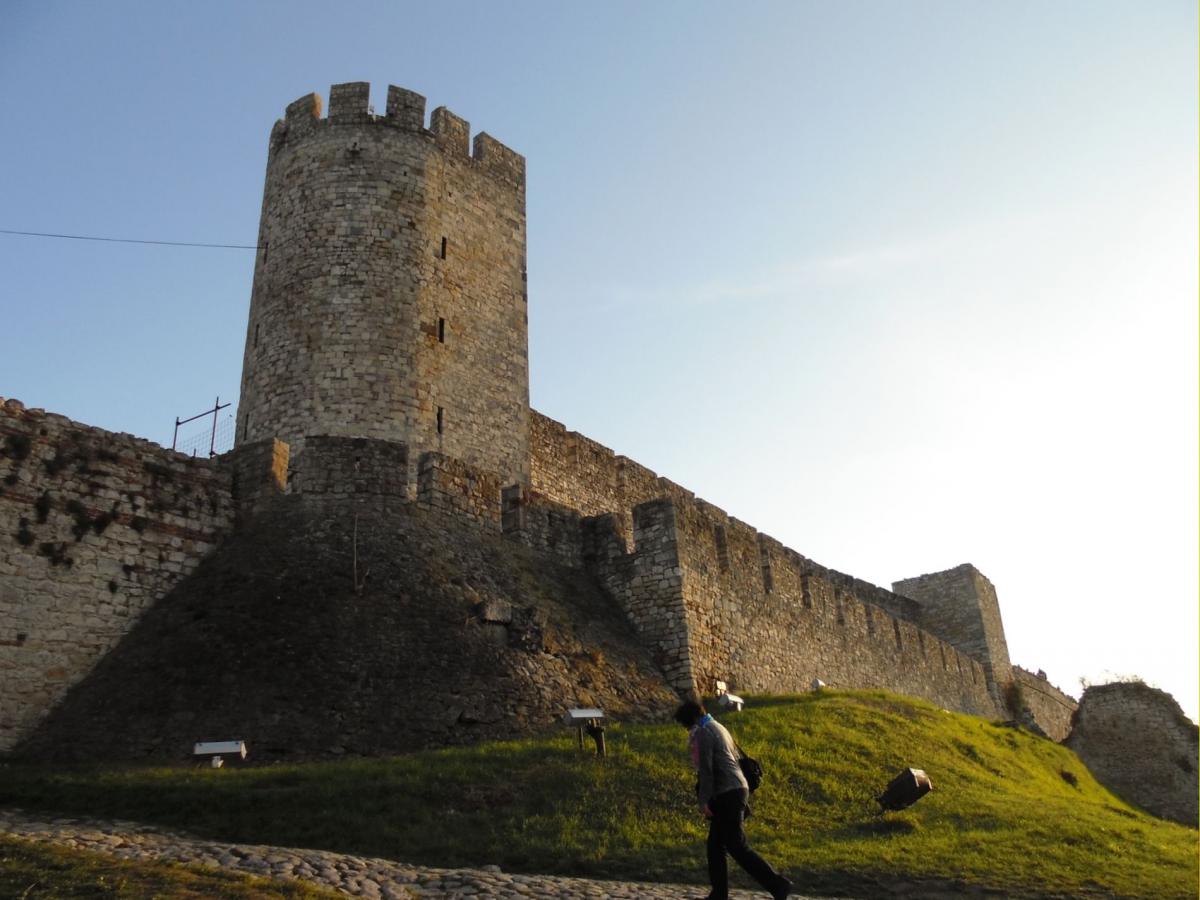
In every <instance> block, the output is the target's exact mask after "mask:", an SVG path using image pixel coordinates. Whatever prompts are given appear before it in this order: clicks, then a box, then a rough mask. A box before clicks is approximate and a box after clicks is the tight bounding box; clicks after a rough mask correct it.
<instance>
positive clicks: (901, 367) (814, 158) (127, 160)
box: [0, 0, 1200, 718]
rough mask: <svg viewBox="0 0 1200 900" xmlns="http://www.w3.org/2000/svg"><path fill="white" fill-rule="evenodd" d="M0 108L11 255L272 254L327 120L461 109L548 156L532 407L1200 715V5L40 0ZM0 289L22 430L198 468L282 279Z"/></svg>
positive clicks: (10, 43) (12, 25)
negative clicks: (292, 108) (272, 169)
mask: <svg viewBox="0 0 1200 900" xmlns="http://www.w3.org/2000/svg"><path fill="white" fill-rule="evenodd" d="M0 77H2V78H3V83H4V84H5V86H6V92H5V99H6V103H5V120H6V121H5V126H6V127H5V134H6V136H7V140H5V141H4V142H2V144H0V166H2V167H3V171H4V172H5V173H6V177H5V178H4V179H3V181H2V182H0V228H7V229H19V230H28V231H50V232H64V233H71V234H89V235H104V236H113V237H131V238H145V239H158V240H176V241H200V242H214V243H239V244H241V243H244V244H252V243H253V242H254V239H255V235H256V232H257V220H258V212H259V205H260V202H261V190H262V175H263V170H264V167H265V162H266V147H267V136H268V134H269V131H270V127H271V124H272V123H273V121H274V120H275V119H276V118H278V117H279V116H280V115H282V112H283V109H284V107H285V106H286V105H287V103H289V102H290V101H291V100H293V99H295V98H297V97H299V96H301V95H302V94H305V93H307V92H309V91H317V92H319V93H321V94H322V95H323V96H327V95H328V88H329V85H330V84H333V83H337V82H342V81H370V82H371V83H372V96H373V99H374V101H375V103H376V105H377V106H378V107H379V108H382V105H383V103H382V100H383V97H384V94H385V91H386V86H387V84H389V83H392V84H398V85H402V86H405V87H408V88H411V89H413V90H417V91H419V92H421V93H423V94H425V95H426V96H427V97H428V98H429V107H430V108H431V109H432V107H434V106H438V105H446V106H448V107H449V108H450V109H451V110H453V111H455V112H456V113H458V114H460V115H462V116H464V117H465V118H467V119H469V120H470V121H471V123H472V128H473V130H486V131H488V132H489V133H490V134H492V135H494V136H495V137H497V138H498V139H499V140H501V141H503V142H505V143H507V144H509V145H510V146H512V147H513V148H514V149H516V150H518V151H519V152H521V153H523V154H524V155H525V156H526V157H527V159H528V166H529V187H528V216H529V272H530V343H531V349H530V364H531V393H532V398H533V403H534V405H535V406H536V407H537V408H538V409H540V410H541V411H542V412H544V413H546V414H548V415H551V416H553V417H555V418H557V419H559V420H561V421H563V422H564V423H566V424H567V425H568V426H569V427H571V428H575V429H577V430H579V431H582V432H584V433H585V434H588V435H589V436H591V437H593V438H595V439H597V440H599V441H601V442H603V443H605V444H607V445H608V446H610V447H612V448H614V449H615V450H616V451H617V452H621V453H625V454H627V455H629V456H632V457H634V458H635V459H638V460H639V461H641V462H643V463H644V464H646V465H648V466H650V467H651V468H654V469H655V470H656V471H658V472H659V473H660V474H663V475H666V476H668V477H670V478H672V479H673V480H675V481H677V482H679V483H681V484H683V485H685V486H687V487H689V488H691V489H692V490H694V491H696V492H697V493H698V494H699V495H701V496H703V497H705V498H706V499H709V500H711V501H712V502H714V503H716V504H718V505H720V506H722V507H723V508H724V509H726V510H727V511H728V512H730V513H731V514H733V515H736V516H738V517H739V518H741V519H743V520H746V521H748V522H750V523H752V524H753V525H755V526H756V527H758V528H760V529H761V530H763V531H765V532H767V533H769V534H772V535H773V536H775V537H777V538H779V539H780V540H782V541H783V542H784V543H786V544H788V545H790V546H792V547H794V548H795V549H797V550H798V551H800V552H801V553H804V554H805V555H808V556H811V557H813V558H814V559H816V560H818V561H820V562H822V563H824V564H826V565H830V566H833V567H835V568H838V569H841V570H843V571H847V572H851V573H853V574H856V575H859V576H860V577H864V578H866V579H868V580H871V581H874V582H877V583H880V584H884V585H887V584H889V583H890V582H891V581H892V580H896V579H899V578H904V577H910V576H913V575H918V574H921V573H924V572H932V571H937V570H940V569H944V568H948V567H950V566H953V565H957V564H958V563H961V562H968V561H969V562H972V563H974V564H975V565H976V566H978V567H979V568H980V569H981V570H982V571H983V572H984V573H985V574H987V575H988V576H989V578H991V580H992V581H993V582H994V583H995V585H996V587H997V589H998V591H999V594H1000V599H1001V606H1002V610H1003V614H1004V620H1005V625H1006V628H1007V632H1008V639H1009V645H1010V651H1011V653H1012V656H1013V658H1014V660H1015V661H1016V662H1018V663H1020V664H1023V665H1025V666H1027V667H1029V668H1044V669H1046V671H1047V672H1048V673H1049V675H1050V677H1051V679H1052V680H1053V681H1054V682H1056V683H1057V684H1059V685H1060V686H1061V687H1063V688H1065V689H1067V690H1068V691H1070V692H1072V693H1077V692H1078V689H1079V678H1081V677H1083V678H1087V679H1089V680H1091V681H1104V680H1107V679H1108V678H1110V677H1112V676H1114V675H1139V676H1141V677H1143V678H1145V679H1147V680H1149V681H1150V682H1151V683H1154V684H1157V685H1159V686H1161V687H1163V688H1165V689H1167V690H1169V691H1171V692H1172V693H1173V694H1174V695H1175V696H1176V697H1177V698H1178V699H1179V700H1180V702H1181V703H1182V704H1183V706H1184V708H1185V711H1187V712H1188V713H1189V715H1191V716H1192V717H1193V718H1196V714H1197V680H1198V676H1197V672H1198V667H1200V664H1198V662H1197V633H1198V631H1200V623H1198V620H1197V608H1198V605H1200V604H1198V588H1197V546H1198V543H1200V536H1198V534H1197V495H1198V486H1197V430H1198V424H1197V408H1198V405H1200V404H1198V401H1197V372H1198V363H1197V330H1198V329H1197V216H1198V213H1197V21H1196V6H1195V4H1194V3H1189V2H1165V0H1164V2H1155V3H1104V2H1060V3H1053V4H1048V3H1044V2H1036V3H1019V2H1018V3H1005V4H986V3H982V2H959V0H953V2H936V3H935V2H911V3H904V4H895V3H884V2H872V3H854V2H837V3H834V2H827V3H815V2H809V3H800V2H788V3H766V2H760V3H744V4H729V3H725V4H718V3H654V4H648V3H606V4H592V5H584V4H566V3H550V2H545V3H520V2H511V3H491V4H484V3H439V4H428V3H426V4H403V3H375V4H360V3H345V4H341V5H338V6H336V7H335V6H333V5H330V4H327V3H322V4H315V3H305V2H293V3H286V4H285V3H265V2H264V3H245V2H241V3H222V2H214V3H205V4H195V3H171V2H153V3H150V2H147V3H122V2H111V3H105V4H81V3H72V4H68V3H56V2H45V0H41V2H22V0H9V2H8V3H7V4H6V5H5V10H4V24H3V28H0ZM0 265H3V268H4V272H5V273H6V276H7V277H6V279H5V284H4V287H3V289H0V297H2V300H0V308H2V312H3V322H4V328H5V332H6V336H7V340H6V341H5V352H4V355H3V357H0V395H2V396H8V397H17V398H19V399H21V400H22V401H24V402H26V403H27V404H28V405H34V406H42V407H45V408H47V409H50V410H53V411H56V412H61V413H63V414H66V415H69V416H71V417H72V418H75V419H79V420H81V421H84V422H88V423H90V424H95V425H100V426H103V427H106V428H110V429H113V430H117V431H129V432H132V433H134V434H138V435H142V436H145V437H149V438H152V439H155V440H160V441H166V442H167V443H169V442H170V439H171V432H172V425H173V422H174V419H175V417H176V416H186V415H190V414H192V413H194V412H198V411H200V410H201V409H203V408H204V407H205V406H206V405H207V404H209V403H211V401H212V398H213V397H214V396H216V395H218V394H220V395H221V396H222V397H223V398H227V399H229V398H234V397H236V394H237V387H238V378H239V374H240V366H241V353H242V345H243V340H244V336H245V317H246V312H247V308H248V303H249V293H250V278H251V271H252V254H251V253H249V252H247V251H239V250H201V249H189V248H168V247H148V246H139V245H127V244H103V243H86V242H79V241H51V240H42V239H35V238H23V237H15V236H4V235H0Z"/></svg>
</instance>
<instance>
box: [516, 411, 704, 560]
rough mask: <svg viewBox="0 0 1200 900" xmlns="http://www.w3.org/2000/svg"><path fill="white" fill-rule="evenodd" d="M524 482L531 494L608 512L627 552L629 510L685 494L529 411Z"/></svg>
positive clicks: (630, 544) (581, 508)
mask: <svg viewBox="0 0 1200 900" xmlns="http://www.w3.org/2000/svg"><path fill="white" fill-rule="evenodd" d="M529 453H530V459H529V484H530V487H531V488H532V490H533V492H534V493H536V494H539V495H541V496H542V497H544V498H546V500H548V501H551V502H553V503H558V504H561V505H562V506H564V507H569V508H572V509H575V510H577V511H579V512H580V513H581V514H582V515H584V516H600V515H606V514H611V515H612V516H613V524H614V526H615V527H616V530H617V534H618V536H619V537H620V540H621V542H622V543H623V544H624V546H625V548H626V550H631V549H633V531H634V528H633V508H634V507H635V506H637V505H638V504H639V503H646V502H647V501H650V500H654V499H656V498H658V497H665V496H691V494H690V492H689V491H687V490H685V489H684V488H682V487H680V486H679V485H677V484H675V483H674V482H673V481H670V480H668V479H666V478H660V477H659V476H658V475H656V474H655V473H654V472H653V471H651V470H650V469H647V468H646V467H645V466H643V465H641V464H639V463H636V462H634V461H633V460H632V459H630V458H629V457H627V456H619V455H618V454H616V453H613V451H612V450H610V449H609V448H608V447H605V446H604V445H603V444H600V443H598V442H596V441H593V440H592V439H591V438H589V437H585V436H584V435H582V434H580V433H579V432H577V431H568V430H567V428H566V426H565V425H563V424H562V423H561V422H556V421H555V420H554V419H551V418H549V417H548V416H544V415H542V414H541V413H539V412H538V411H537V410H533V409H531V410H530V411H529Z"/></svg>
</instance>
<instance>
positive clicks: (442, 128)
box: [429, 106, 471, 156]
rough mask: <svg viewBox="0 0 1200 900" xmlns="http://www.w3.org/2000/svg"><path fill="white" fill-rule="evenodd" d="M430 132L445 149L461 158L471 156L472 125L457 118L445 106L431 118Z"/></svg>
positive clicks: (438, 109) (437, 110) (435, 111)
mask: <svg viewBox="0 0 1200 900" xmlns="http://www.w3.org/2000/svg"><path fill="white" fill-rule="evenodd" d="M429 130H430V131H431V132H433V137H434V139H435V140H436V141H437V142H438V144H439V145H440V146H441V147H442V148H443V149H445V150H448V151H449V152H451V153H455V154H457V155H459V156H468V155H469V152H468V145H469V139H470V136H471V123H470V122H468V121H467V120H466V119H464V118H462V117H461V116H456V115H455V114H454V113H452V112H450V110H448V109H446V107H444V106H439V107H438V108H437V109H435V110H434V111H433V115H432V116H431V117H430V120H429Z"/></svg>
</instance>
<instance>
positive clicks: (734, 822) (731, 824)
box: [708, 790, 783, 898]
mask: <svg viewBox="0 0 1200 900" xmlns="http://www.w3.org/2000/svg"><path fill="white" fill-rule="evenodd" d="M747 797H748V794H747V792H746V791H744V790H737V791H725V792H724V793H721V794H717V795H716V796H715V797H713V798H712V800H710V801H709V802H708V808H709V809H711V810H712V814H713V815H712V818H711V819H709V824H708V881H709V884H711V885H712V894H710V895H709V896H711V897H713V898H721V897H725V896H727V895H728V893H729V869H728V867H727V866H726V863H725V854H726V853H728V854H729V855H730V856H732V857H733V858H734V859H735V860H737V864H738V865H739V866H741V867H742V868H743V869H745V870H746V872H747V874H749V875H750V877H751V878H753V879H754V880H755V881H757V882H758V883H759V884H761V885H762V886H763V887H764V888H765V889H766V890H768V891H771V892H772V893H774V892H775V891H777V890H778V889H779V885H780V884H781V883H782V882H783V878H782V877H781V876H780V875H779V873H778V872H776V871H775V870H774V869H772V868H771V866H770V865H769V864H768V863H767V861H766V860H765V859H763V858H762V857H761V856H759V855H758V854H757V853H755V852H754V851H753V850H751V849H750V845H749V844H747V843H746V831H745V829H743V828H742V813H743V811H744V810H745V808H746V800H747Z"/></svg>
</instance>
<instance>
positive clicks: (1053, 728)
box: [1012, 666, 1079, 743]
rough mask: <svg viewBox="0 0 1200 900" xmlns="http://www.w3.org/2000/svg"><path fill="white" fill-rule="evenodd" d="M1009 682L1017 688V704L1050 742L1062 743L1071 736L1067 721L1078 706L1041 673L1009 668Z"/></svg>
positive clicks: (1069, 721) (1068, 721)
mask: <svg viewBox="0 0 1200 900" xmlns="http://www.w3.org/2000/svg"><path fill="white" fill-rule="evenodd" d="M1012 674H1013V681H1014V682H1015V683H1016V684H1017V685H1018V687H1019V688H1020V694H1021V703H1022V705H1023V706H1024V707H1025V708H1026V709H1028V710H1029V712H1030V713H1031V714H1032V715H1033V720H1034V721H1035V722H1036V723H1037V726H1038V727H1039V728H1041V729H1042V731H1044V732H1045V733H1046V737H1048V738H1050V739H1051V740H1052V741H1058V742H1059V743H1062V742H1063V741H1064V740H1066V738H1067V735H1068V734H1070V733H1071V717H1072V716H1073V715H1074V714H1075V710H1076V709H1078V708H1079V704H1078V703H1076V702H1075V699H1074V698H1073V697H1071V696H1069V695H1068V694H1065V693H1063V691H1061V690H1059V689H1058V688H1056V687H1055V686H1054V685H1052V684H1051V683H1050V682H1049V681H1048V680H1047V679H1046V676H1045V675H1044V674H1042V673H1040V672H1039V673H1036V674H1035V673H1033V672H1030V671H1029V670H1028V669H1023V668H1021V667H1020V666H1013V667H1012Z"/></svg>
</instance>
